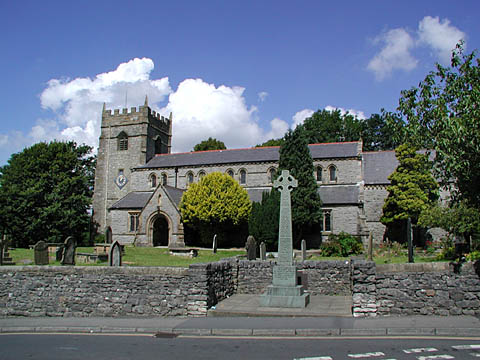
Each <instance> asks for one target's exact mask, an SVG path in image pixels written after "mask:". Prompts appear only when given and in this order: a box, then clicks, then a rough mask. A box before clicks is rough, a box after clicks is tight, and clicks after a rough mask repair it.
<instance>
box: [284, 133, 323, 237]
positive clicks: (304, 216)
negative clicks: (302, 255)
mask: <svg viewBox="0 0 480 360" xmlns="http://www.w3.org/2000/svg"><path fill="white" fill-rule="evenodd" d="M284 140H285V141H284V142H283V144H282V146H280V160H279V170H278V174H280V173H281V172H282V170H289V171H290V174H291V175H292V176H293V177H294V178H295V179H297V180H298V187H297V188H295V189H294V190H293V191H292V194H291V196H292V223H293V224H292V225H293V238H294V242H295V243H296V244H297V245H298V243H299V242H300V241H301V239H302V236H303V234H305V233H308V232H309V231H310V230H311V229H312V228H313V227H314V226H315V225H318V224H319V223H320V221H321V218H322V202H321V200H320V195H319V194H318V187H317V182H316V181H315V178H314V176H313V173H314V167H313V160H312V155H311V154H310V149H309V148H308V143H307V140H306V136H305V130H304V129H303V128H302V127H297V128H296V129H295V130H294V131H292V130H289V131H288V132H287V133H286V134H285V137H284Z"/></svg>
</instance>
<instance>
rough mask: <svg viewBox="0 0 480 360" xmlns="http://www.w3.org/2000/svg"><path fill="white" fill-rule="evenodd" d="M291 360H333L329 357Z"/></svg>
mask: <svg viewBox="0 0 480 360" xmlns="http://www.w3.org/2000/svg"><path fill="white" fill-rule="evenodd" d="M293 360H333V359H332V358H331V357H330V356H317V357H305V358H295V359H293Z"/></svg>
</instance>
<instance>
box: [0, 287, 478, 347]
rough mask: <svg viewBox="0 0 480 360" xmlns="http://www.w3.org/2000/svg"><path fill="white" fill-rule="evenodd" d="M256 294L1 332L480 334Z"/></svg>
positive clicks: (441, 322) (456, 322) (435, 320)
mask: <svg viewBox="0 0 480 360" xmlns="http://www.w3.org/2000/svg"><path fill="white" fill-rule="evenodd" d="M257 298H258V295H234V296H232V297H231V298H229V299H226V300H224V301H222V302H220V303H219V304H217V306H216V307H215V308H212V309H210V310H209V312H208V316H207V317H196V318H194V317H150V318H146V317H124V318H116V317H85V318H78V317H3V318H0V333H110V334H151V335H155V336H157V337H175V336H254V337H255V336H259V337H260V336H276V337H293V336H295V337H328V336H340V337H341V336H343V337H361V336H365V337H372V336H379V337H382V336H405V337H424V336H428V337H429V336H437V337H477V338H480V318H477V317H475V316H467V315H464V316H398V317H393V316H391V317H380V316H378V317H372V318H354V317H352V315H351V310H350V309H351V298H349V297H320V296H312V297H311V301H310V304H309V305H308V306H307V308H305V309H285V308H261V307H259V306H258V299H257Z"/></svg>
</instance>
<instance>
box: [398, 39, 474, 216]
mask: <svg viewBox="0 0 480 360" xmlns="http://www.w3.org/2000/svg"><path fill="white" fill-rule="evenodd" d="M479 104H480V59H478V58H477V56H476V53H475V52H472V53H471V54H464V51H463V44H462V43H460V44H458V45H457V48H456V50H454V51H453V53H452V59H451V67H444V66H442V65H440V64H436V70H435V71H432V72H430V73H429V74H428V75H427V76H426V77H425V79H424V80H423V81H421V82H420V84H419V86H418V87H413V88H411V89H410V90H404V91H402V96H401V98H400V100H399V106H398V112H399V115H400V116H403V117H404V121H405V124H406V127H405V133H406V136H407V137H408V139H410V140H411V141H413V142H415V144H416V145H417V146H419V147H425V148H427V149H434V150H435V160H434V165H435V166H434V171H435V174H436V176H437V178H439V179H441V180H442V185H443V186H445V187H449V188H450V191H451V193H452V195H453V198H454V200H457V201H458V200H461V199H466V200H467V201H468V202H469V203H470V205H472V206H474V207H475V208H477V209H480V106H479ZM399 135H400V136H404V134H399ZM449 185H453V186H449Z"/></svg>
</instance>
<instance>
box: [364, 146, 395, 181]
mask: <svg viewBox="0 0 480 360" xmlns="http://www.w3.org/2000/svg"><path fill="white" fill-rule="evenodd" d="M397 166H398V160H397V157H396V156H395V151H375V152H365V153H363V178H364V181H365V184H366V185H375V184H379V185H380V184H390V180H388V177H389V176H390V174H391V173H393V172H394V171H395V169H396V168H397Z"/></svg>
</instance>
